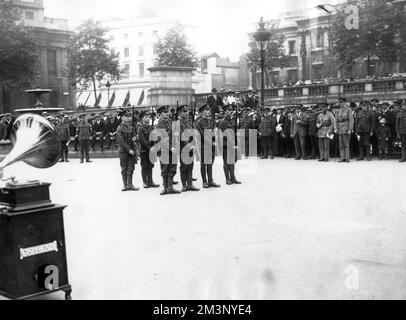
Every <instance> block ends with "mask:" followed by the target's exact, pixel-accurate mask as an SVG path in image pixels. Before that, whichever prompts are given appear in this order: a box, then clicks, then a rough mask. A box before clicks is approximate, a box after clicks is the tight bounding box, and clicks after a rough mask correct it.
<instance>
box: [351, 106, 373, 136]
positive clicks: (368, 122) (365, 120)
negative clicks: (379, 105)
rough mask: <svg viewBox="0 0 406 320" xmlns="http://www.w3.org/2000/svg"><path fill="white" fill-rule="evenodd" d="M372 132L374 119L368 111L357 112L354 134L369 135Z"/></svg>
mask: <svg viewBox="0 0 406 320" xmlns="http://www.w3.org/2000/svg"><path fill="white" fill-rule="evenodd" d="M373 131H374V118H373V115H372V113H371V112H370V111H364V110H361V111H359V112H358V116H357V121H356V124H355V132H356V133H371V132H373Z"/></svg>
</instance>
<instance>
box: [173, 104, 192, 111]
mask: <svg viewBox="0 0 406 320" xmlns="http://www.w3.org/2000/svg"><path fill="white" fill-rule="evenodd" d="M188 108H189V106H188V105H187V104H183V105H181V106H178V107H177V108H176V112H177V113H180V112H182V111H183V110H184V109H186V110H187V109H188Z"/></svg>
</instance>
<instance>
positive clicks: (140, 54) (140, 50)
mask: <svg viewBox="0 0 406 320" xmlns="http://www.w3.org/2000/svg"><path fill="white" fill-rule="evenodd" d="M143 55H144V47H141V46H139V47H138V56H140V57H142V56H143Z"/></svg>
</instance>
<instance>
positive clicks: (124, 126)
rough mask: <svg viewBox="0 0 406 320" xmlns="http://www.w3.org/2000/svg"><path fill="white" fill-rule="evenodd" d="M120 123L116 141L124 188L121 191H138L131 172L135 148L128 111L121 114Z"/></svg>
mask: <svg viewBox="0 0 406 320" xmlns="http://www.w3.org/2000/svg"><path fill="white" fill-rule="evenodd" d="M121 119H122V121H121V123H120V125H119V127H118V129H117V143H118V151H119V157H120V167H121V177H122V179H123V185H124V188H123V189H122V191H138V190H139V188H136V187H134V185H133V173H134V169H135V164H136V163H137V148H136V144H135V140H136V137H135V134H134V129H133V126H132V123H131V122H132V119H131V116H130V114H129V113H128V112H124V113H122V114H121Z"/></svg>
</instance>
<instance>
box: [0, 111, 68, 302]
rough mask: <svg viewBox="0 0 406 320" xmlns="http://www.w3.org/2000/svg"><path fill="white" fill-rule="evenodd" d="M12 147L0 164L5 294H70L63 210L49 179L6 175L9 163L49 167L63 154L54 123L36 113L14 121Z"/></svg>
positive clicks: (0, 266) (0, 287) (1, 288)
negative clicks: (51, 193) (55, 201)
mask: <svg viewBox="0 0 406 320" xmlns="http://www.w3.org/2000/svg"><path fill="white" fill-rule="evenodd" d="M11 143H12V145H13V149H12V150H11V152H10V153H9V154H8V155H7V156H6V158H5V159H4V160H3V161H2V162H1V163H0V178H1V180H2V181H8V182H7V183H6V185H5V186H4V187H3V188H0V270H1V272H0V295H3V296H5V297H8V298H11V299H28V298H33V297H36V296H41V295H44V294H49V293H51V292H55V291H60V290H62V291H64V292H65V298H66V299H70V298H71V296H70V295H71V291H72V289H71V286H70V285H69V282H68V271H67V261H66V248H65V233H64V223H63V210H64V208H65V207H66V206H63V205H58V204H53V203H52V201H51V200H50V196H49V187H50V183H43V182H40V181H15V179H14V178H12V179H3V174H4V172H3V170H4V168H6V167H8V166H10V165H11V164H14V163H16V162H19V161H23V162H25V163H26V164H28V165H30V166H33V167H35V168H42V169H45V168H50V167H52V166H53V165H54V164H56V163H57V162H58V160H59V157H60V142H59V139H58V136H57V134H56V132H55V131H54V129H53V127H52V125H51V124H50V123H49V122H48V121H47V120H46V119H44V118H43V117H41V116H39V115H36V114H23V115H22V116H20V117H18V118H17V120H16V121H15V122H14V124H13V130H12V134H11Z"/></svg>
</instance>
